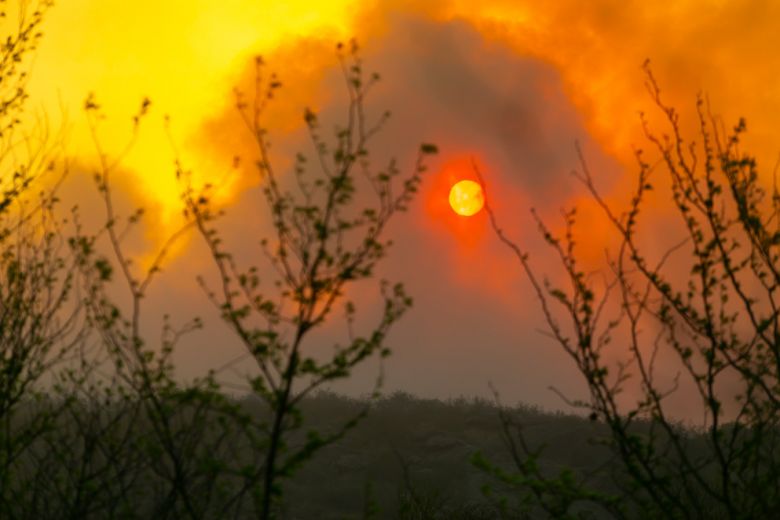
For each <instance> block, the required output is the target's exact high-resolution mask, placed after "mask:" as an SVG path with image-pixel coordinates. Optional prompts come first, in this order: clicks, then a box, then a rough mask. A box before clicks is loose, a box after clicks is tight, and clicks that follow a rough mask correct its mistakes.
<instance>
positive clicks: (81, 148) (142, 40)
mask: <svg viewBox="0 0 780 520" xmlns="http://www.w3.org/2000/svg"><path fill="white" fill-rule="evenodd" d="M420 5H422V7H420ZM778 11H780V6H779V5H778V4H777V3H774V2H769V1H763V2H760V1H752V2H723V1H696V2H673V3H665V4H663V5H657V4H656V3H648V2H642V1H623V2H615V1H605V0H599V1H595V2H588V3H587V4H583V3H582V2H577V1H573V0H559V1H556V2H531V1H522V0H488V1H484V2H478V3H476V4H475V3H474V2H470V1H465V0H463V1H459V0H450V1H440V0H432V1H428V2H423V3H419V2H411V1H401V0H394V1H391V0H386V1H377V2H354V1H353V2H351V1H349V0H340V1H329V2H316V3H312V2H308V1H305V0H299V1H292V2H271V1H259V0H225V1H221V2H211V1H208V0H195V1H193V0H186V1H185V0H170V1H166V2H157V1H154V0H139V1H136V2H124V1H121V0H69V1H67V2H64V3H63V4H62V5H58V6H55V8H54V9H53V10H52V11H51V12H50V14H49V15H48V20H47V22H46V25H45V33H46V35H45V39H44V42H43V45H42V47H41V49H40V53H39V55H38V57H37V59H36V64H35V73H34V76H33V82H32V84H31V92H32V95H33V99H35V100H37V101H38V102H41V103H43V104H44V106H46V107H48V109H49V110H48V111H49V113H55V114H56V113H57V112H58V108H57V107H58V104H59V99H61V100H62V101H63V105H64V107H65V109H66V110H67V113H68V119H69V122H70V123H71V124H72V125H73V131H72V135H71V140H72V146H73V151H74V153H76V154H77V155H85V156H87V157H88V156H89V152H90V146H89V142H88V139H87V136H86V133H85V132H84V131H83V128H82V127H83V124H82V123H83V121H82V119H83V118H82V115H81V113H80V106H81V102H82V101H83V99H84V98H85V97H86V94H87V93H88V92H92V91H94V92H95V93H96V95H97V97H98V100H99V101H100V102H101V104H102V105H103V106H104V108H105V112H106V114H108V115H109V123H108V124H107V125H106V128H105V129H104V134H103V135H104V136H105V141H106V142H107V143H112V144H116V145H117V146H118V143H122V142H123V140H124V138H125V137H126V136H127V132H128V126H129V125H128V121H129V117H130V115H131V114H133V113H134V112H135V110H136V109H137V106H138V103H139V102H140V99H141V98H142V97H143V96H149V97H151V98H152V100H153V103H154V110H155V111H154V112H153V115H154V116H155V117H153V118H152V122H151V123H150V124H148V125H147V128H146V129H145V130H144V132H143V135H142V142H141V143H139V145H138V147H137V149H136V151H135V153H133V155H132V156H131V157H129V158H128V160H127V164H126V166H127V167H128V168H129V169H131V170H134V172H135V174H136V175H138V176H139V178H140V183H138V189H139V192H140V195H141V196H142V197H143V200H146V201H148V202H149V203H151V204H155V205H157V204H159V205H161V206H162V208H163V215H164V216H165V217H167V216H169V215H170V214H172V213H174V212H175V211H174V208H176V207H177V204H178V202H177V200H176V189H175V186H174V184H173V180H172V176H169V175H166V171H167V170H169V168H170V163H169V161H168V160H167V159H168V158H169V156H170V155H171V154H170V146H169V145H168V142H167V140H166V139H165V136H164V134H163V132H162V128H161V127H162V125H161V124H160V118H161V116H162V114H170V115H171V116H172V118H173V120H174V130H175V135H176V137H177V138H179V139H181V140H182V141H187V139H188V138H189V137H190V136H191V135H192V134H193V133H194V132H197V130H198V128H199V126H200V125H202V123H203V122H204V121H205V120H207V119H208V118H210V117H212V116H213V115H214V114H215V113H219V112H220V111H222V110H223V109H224V108H225V106H226V103H230V91H231V88H232V86H233V85H234V84H235V83H237V81H238V80H239V78H240V77H241V72H242V70H243V69H244V67H245V64H246V63H247V61H248V59H249V58H250V57H251V56H252V55H254V54H257V53H261V54H266V55H273V52H274V50H275V49H278V48H279V47H280V46H282V47H289V46H290V45H291V44H293V43H294V42H295V41H296V40H297V39H299V38H305V39H311V38H312V37H316V38H317V39H319V40H320V41H335V40H338V39H345V38H347V37H349V36H351V35H357V36H358V37H359V38H360V40H361V41H363V42H365V43H366V45H369V46H371V45H376V44H377V42H379V41H381V40H382V39H384V38H392V37H393V35H391V34H387V30H388V27H390V23H389V22H388V20H391V19H392V18H393V17H397V16H420V17H427V18H430V19H433V20H436V21H440V22H442V23H446V22H449V21H452V20H465V21H466V22H467V23H468V24H470V25H472V26H473V27H474V28H476V29H477V30H478V31H479V33H480V34H482V35H483V37H484V38H485V40H486V41H487V42H488V44H489V45H507V46H508V47H509V48H511V49H512V50H513V51H514V52H516V53H517V54H518V55H522V56H533V57H536V58H538V59H540V60H542V61H544V62H547V63H550V64H552V65H553V66H554V67H555V69H556V70H557V71H558V72H559V73H560V75H561V78H562V80H563V84H564V88H565V91H566V93H567V95H568V96H569V97H570V98H571V100H572V102H573V103H574V104H575V105H576V106H577V109H578V110H579V111H580V113H581V114H582V116H583V118H584V121H585V124H586V126H587V128H588V129H589V131H590V132H592V134H593V135H594V136H595V137H596V139H597V140H598V142H599V143H600V144H601V146H602V147H603V148H604V149H605V150H606V151H607V152H608V153H610V154H614V155H617V156H619V157H620V158H621V159H625V155H626V154H625V151H626V150H627V149H629V147H630V145H631V144H636V143H637V142H640V143H641V140H640V139H639V138H638V133H637V129H638V125H637V120H636V118H635V116H634V115H635V114H636V112H637V111H638V110H639V109H640V108H644V107H646V106H647V96H646V94H645V93H644V90H643V86H642V80H643V78H642V74H641V72H640V69H639V67H640V65H641V63H642V61H643V60H644V59H645V58H651V60H652V63H653V66H654V69H655V70H656V72H657V74H658V77H659V79H660V81H661V83H662V85H663V86H664V87H665V88H666V89H667V90H668V91H669V98H670V100H671V101H673V102H674V103H675V104H677V105H679V106H683V107H686V106H687V107H690V106H691V104H692V103H691V100H692V98H693V96H694V95H695V93H696V92H697V91H698V90H700V89H704V90H706V92H707V93H708V94H709V95H710V96H711V98H712V101H713V105H714V106H715V107H717V109H718V111H719V113H721V114H723V115H724V116H725V117H726V119H727V120H732V119H734V118H735V117H737V116H738V115H745V116H747V117H748V121H749V123H750V129H751V136H752V139H753V140H754V141H755V143H756V151H757V152H759V154H760V155H761V156H763V157H766V158H770V160H771V159H773V158H774V155H775V154H776V152H777V148H778V146H777V143H775V142H774V140H773V137H772V128H773V124H774V121H775V120H776V118H775V114H777V112H778V110H780V88H778V79H777V75H776V74H775V73H774V72H773V71H776V70H777V66H778V60H780V56H778V54H777V53H776V52H774V49H776V48H777V47H778V44H780V42H778V39H780V32H778V31H776V30H775V29H776V23H774V22H773V20H777V19H778V18H780V16H778V15H780V12H778ZM302 50H303V52H304V53H305V52H306V49H305V48H304V49H302ZM413 58H414V57H413V56H410V57H409V59H413ZM295 61H296V60H295V59H292V60H291V61H290V62H273V61H272V62H271V63H272V66H273V68H274V69H275V70H277V71H278V72H279V74H280V75H281V76H282V77H284V76H285V72H286V70H285V69H287V68H290V67H292V68H294V67H295V66H296V65H295V63H294V62H295ZM324 61H325V63H322V64H321V66H322V67H324V68H328V67H331V66H332V61H330V60H327V59H326V60H324ZM290 63H292V66H291V65H290ZM490 73H498V74H511V71H491V72H490ZM309 87H310V88H308V90H309V91H308V92H299V93H298V95H297V96H295V97H297V98H299V99H295V100H294V101H296V102H300V103H303V102H305V101H307V100H309V99H316V92H317V87H318V85H317V84H316V82H311V84H310V85H309ZM300 98H303V99H300ZM288 100H289V94H288ZM734 100H739V103H738V104H735V103H734ZM293 113H294V114H296V118H297V113H298V112H297V111H296V112H293ZM184 155H185V156H186V157H187V158H190V159H191V161H192V162H193V163H194V164H196V165H198V166H200V168H197V169H198V170H199V171H209V170H219V165H215V164H211V163H208V162H207V160H208V157H204V156H203V155H202V154H199V153H198V149H197V148H196V147H194V146H193V147H191V148H189V149H185V150H184Z"/></svg>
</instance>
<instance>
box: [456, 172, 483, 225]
mask: <svg viewBox="0 0 780 520" xmlns="http://www.w3.org/2000/svg"><path fill="white" fill-rule="evenodd" d="M484 205H485V196H484V194H483V193H482V186H480V185H479V183H476V182H474V181H468V180H466V181H460V182H456V183H455V185H454V186H452V189H451V190H450V206H452V211H454V212H455V213H457V214H458V215H462V216H464V217H470V216H472V215H476V214H477V213H479V211H480V210H481V209H482V206H484Z"/></svg>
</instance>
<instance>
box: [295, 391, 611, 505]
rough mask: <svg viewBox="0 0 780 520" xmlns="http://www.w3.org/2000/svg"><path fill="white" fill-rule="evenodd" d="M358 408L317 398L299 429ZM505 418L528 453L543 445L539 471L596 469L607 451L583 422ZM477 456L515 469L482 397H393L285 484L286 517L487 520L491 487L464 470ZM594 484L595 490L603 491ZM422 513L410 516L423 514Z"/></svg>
mask: <svg viewBox="0 0 780 520" xmlns="http://www.w3.org/2000/svg"><path fill="white" fill-rule="evenodd" d="M365 406H366V403H365V402H362V401H359V400H354V399H349V398H346V397H340V396H337V395H334V394H320V395H318V396H315V397H313V398H311V399H310V400H309V401H308V402H307V403H305V406H304V417H306V421H307V422H306V424H307V425H309V426H311V427H315V428H317V429H324V430H326V431H327V430H329V429H333V428H335V427H336V426H337V425H338V424H340V423H341V422H343V421H344V420H346V419H347V418H349V417H351V416H354V415H355V414H358V413H359V412H360V410H361V409H363V408H364V407H365ZM511 414H512V416H513V417H514V418H515V420H516V421H517V423H518V424H521V425H522V427H523V432H524V434H525V437H526V439H527V440H528V442H529V446H530V447H532V448H534V449H535V448H538V447H541V446H545V448H544V451H543V452H542V455H541V459H540V466H541V468H542V471H543V472H545V473H548V474H549V475H550V476H552V475H554V474H557V473H558V471H559V470H561V469H562V468H564V467H570V468H572V469H574V470H576V471H577V472H585V471H588V470H592V469H595V468H596V467H598V466H600V465H603V464H604V462H605V461H606V460H607V459H608V456H609V454H608V451H607V450H606V449H605V448H604V447H603V446H600V445H597V444H594V443H593V442H591V441H590V440H589V439H594V438H598V437H599V436H600V435H603V434H605V433H606V431H605V428H604V426H603V425H599V424H598V423H594V422H591V421H589V420H587V419H585V418H582V417H578V416H574V415H565V414H560V413H548V412H544V411H541V410H538V409H534V408H530V407H525V406H518V407H515V408H514V409H512V410H511ZM477 452H481V453H482V454H484V456H485V457H487V458H488V459H489V460H490V461H492V462H494V463H495V464H497V465H498V466H501V467H504V468H505V469H507V470H510V471H511V470H513V469H514V468H513V462H512V458H511V453H510V450H509V449H508V447H507V445H506V443H505V441H504V440H503V437H502V428H501V421H500V419H499V409H498V408H497V407H496V405H494V404H493V403H490V402H488V401H485V400H480V399H457V400H451V401H446V402H442V401H438V400H432V399H421V398H416V397H413V396H410V395H408V394H404V393H396V394H394V395H392V396H389V397H386V398H383V399H381V400H379V401H378V402H376V403H374V404H373V405H372V407H371V409H370V412H369V414H368V416H367V417H365V418H364V419H363V420H362V421H361V422H360V423H359V424H358V425H357V426H356V427H355V428H354V429H352V430H351V431H349V432H348V433H347V435H346V436H345V437H343V438H342V439H341V440H339V441H337V442H336V443H335V444H334V445H332V446H329V447H327V448H325V449H324V450H323V451H321V452H320V453H318V454H317V456H316V457H315V458H314V459H313V460H311V461H309V462H308V463H307V464H306V466H305V467H304V468H303V469H302V470H301V471H300V472H299V473H298V474H296V475H295V477H294V478H293V479H292V480H290V481H288V482H287V483H286V485H285V498H286V500H285V502H286V503H287V507H286V510H287V514H288V515H289V518H296V519H315V518H317V519H323V520H327V519H344V518H364V517H365V508H366V505H367V504H368V503H369V502H373V503H374V504H375V506H377V507H378V509H379V511H378V513H377V516H376V517H377V518H399V517H406V518H441V519H444V518H474V519H477V518H495V517H496V511H495V508H494V507H493V505H492V504H491V503H490V501H489V500H488V499H486V498H485V496H484V494H483V493H482V491H481V489H482V487H483V486H485V485H490V486H491V487H493V488H494V489H499V490H500V486H498V485H497V484H498V483H497V482H496V480H495V479H494V478H492V477H491V476H490V475H487V474H486V473H485V472H484V471H482V470H480V469H478V468H476V467H475V466H474V464H472V463H471V458H472V457H473V455H474V454H475V453H477ZM606 485H607V484H605V483H601V484H599V486H606ZM426 508H427V510H428V513H421V512H420V511H417V512H415V510H419V509H426Z"/></svg>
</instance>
